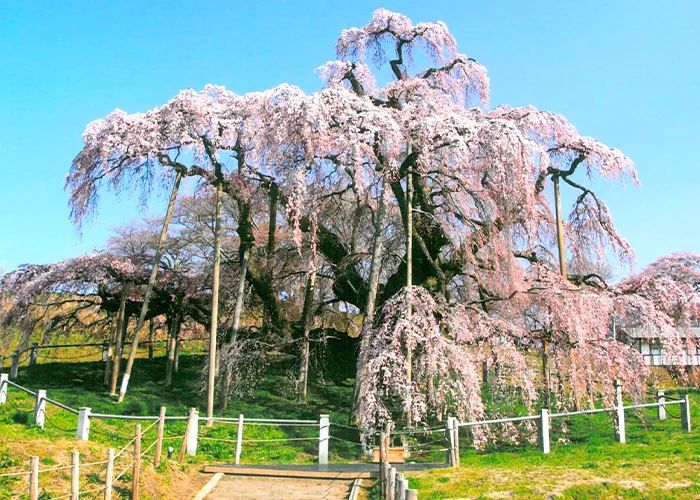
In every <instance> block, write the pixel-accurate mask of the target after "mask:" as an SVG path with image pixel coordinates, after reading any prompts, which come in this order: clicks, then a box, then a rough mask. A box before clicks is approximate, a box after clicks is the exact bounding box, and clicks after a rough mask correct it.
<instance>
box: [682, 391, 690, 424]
mask: <svg viewBox="0 0 700 500" xmlns="http://www.w3.org/2000/svg"><path fill="white" fill-rule="evenodd" d="M680 407H681V429H683V430H684V431H685V432H690V429H691V427H690V396H688V395H687V394H686V395H685V397H684V398H683V402H682V403H681V404H680Z"/></svg>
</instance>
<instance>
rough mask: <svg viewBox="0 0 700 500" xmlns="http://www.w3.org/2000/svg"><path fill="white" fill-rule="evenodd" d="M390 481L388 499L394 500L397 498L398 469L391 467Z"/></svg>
mask: <svg viewBox="0 0 700 500" xmlns="http://www.w3.org/2000/svg"><path fill="white" fill-rule="evenodd" d="M388 479H389V480H388V481H387V483H388V488H387V493H389V494H388V495H387V498H388V499H389V500H394V499H395V498H396V469H395V468H393V467H391V468H390V469H389V478H388Z"/></svg>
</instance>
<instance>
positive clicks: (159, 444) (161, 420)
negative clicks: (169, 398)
mask: <svg viewBox="0 0 700 500" xmlns="http://www.w3.org/2000/svg"><path fill="white" fill-rule="evenodd" d="M164 431H165V406H161V407H160V415H159V417H158V436H157V437H156V456H155V458H154V459H153V467H158V466H159V465H160V455H161V453H162V452H163V432H164Z"/></svg>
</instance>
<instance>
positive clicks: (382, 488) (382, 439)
mask: <svg viewBox="0 0 700 500" xmlns="http://www.w3.org/2000/svg"><path fill="white" fill-rule="evenodd" d="M385 445H386V432H385V431H381V432H380V433H379V498H382V499H384V498H386V481H385V477H384V464H385V463H386V449H385V448H384V447H385Z"/></svg>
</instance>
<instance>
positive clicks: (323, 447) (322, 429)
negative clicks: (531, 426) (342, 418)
mask: <svg viewBox="0 0 700 500" xmlns="http://www.w3.org/2000/svg"><path fill="white" fill-rule="evenodd" d="M330 426H331V424H330V417H329V416H328V415H321V416H320V418H319V420H318V463H319V464H320V465H325V464H327V463H328V441H329V440H330V438H329V435H330V432H329V431H330Z"/></svg>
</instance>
